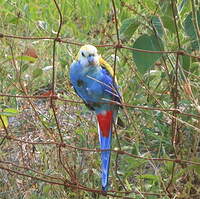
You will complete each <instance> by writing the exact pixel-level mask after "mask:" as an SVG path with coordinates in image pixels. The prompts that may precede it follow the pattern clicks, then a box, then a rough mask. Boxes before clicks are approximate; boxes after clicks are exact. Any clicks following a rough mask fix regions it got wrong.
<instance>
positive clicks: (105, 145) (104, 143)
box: [98, 128, 112, 191]
mask: <svg viewBox="0 0 200 199" xmlns="http://www.w3.org/2000/svg"><path fill="white" fill-rule="evenodd" d="M98 133H99V142H100V147H101V150H104V149H111V142H112V128H111V129H110V132H109V136H108V137H106V136H103V133H102V132H101V130H100V128H98ZM110 156H111V152H110V151H102V152H101V171H102V174H101V175H102V176H101V182H102V190H103V191H107V189H108V177H109V168H110Z"/></svg>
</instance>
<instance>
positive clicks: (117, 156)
mask: <svg viewBox="0 0 200 199" xmlns="http://www.w3.org/2000/svg"><path fill="white" fill-rule="evenodd" d="M112 6H113V11H114V18H115V29H116V34H117V45H116V46H115V56H114V73H113V88H115V85H114V84H115V76H116V63H117V50H118V48H120V47H121V44H120V38H119V29H118V19H117V11H116V7H115V2H114V0H112ZM122 99H123V98H122ZM113 100H114V99H113ZM113 122H114V126H113V127H114V131H115V135H116V138H117V142H118V146H119V148H120V150H121V146H120V142H119V137H118V133H117V129H116V125H115V121H113ZM113 127H112V128H113ZM118 158H119V154H118V153H117V155H116V159H115V165H116V166H115V175H116V177H117V179H118V180H119V182H120V184H121V185H122V187H123V188H124V190H125V191H127V189H126V187H125V185H124V183H123V182H122V180H121V179H120V177H119V175H118V173H117V168H118Z"/></svg>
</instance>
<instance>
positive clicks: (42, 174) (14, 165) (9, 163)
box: [0, 160, 63, 181]
mask: <svg viewBox="0 0 200 199" xmlns="http://www.w3.org/2000/svg"><path fill="white" fill-rule="evenodd" d="M0 163H1V164H7V165H12V166H13V167H16V168H20V169H24V170H27V171H32V172H34V173H36V174H38V175H41V176H44V177H47V178H51V179H54V180H61V181H63V179H61V178H58V177H55V176H50V175H46V174H44V173H41V172H39V171H36V170H34V169H32V168H31V167H27V166H20V165H17V164H14V163H13V162H9V161H2V160H0Z"/></svg>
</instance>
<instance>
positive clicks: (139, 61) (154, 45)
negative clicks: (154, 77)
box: [133, 34, 164, 74]
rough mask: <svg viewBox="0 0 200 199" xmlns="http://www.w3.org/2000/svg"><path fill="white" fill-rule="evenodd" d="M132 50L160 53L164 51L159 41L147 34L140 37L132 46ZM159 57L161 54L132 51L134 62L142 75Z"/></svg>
mask: <svg viewBox="0 0 200 199" xmlns="http://www.w3.org/2000/svg"><path fill="white" fill-rule="evenodd" d="M133 48H137V49H142V50H149V51H162V50H163V49H164V47H163V43H162V40H161V39H159V38H157V37H156V36H154V35H151V36H150V35H147V34H144V35H142V36H140V37H139V38H138V39H137V40H136V41H135V43H134V44H133ZM161 56H162V53H149V52H138V51H133V59H134V62H135V64H136V67H137V69H138V71H139V72H140V73H142V74H144V73H145V72H147V71H148V70H149V69H150V68H151V67H152V66H153V65H154V64H155V62H156V61H157V60H158V59H159V58H160V57H161Z"/></svg>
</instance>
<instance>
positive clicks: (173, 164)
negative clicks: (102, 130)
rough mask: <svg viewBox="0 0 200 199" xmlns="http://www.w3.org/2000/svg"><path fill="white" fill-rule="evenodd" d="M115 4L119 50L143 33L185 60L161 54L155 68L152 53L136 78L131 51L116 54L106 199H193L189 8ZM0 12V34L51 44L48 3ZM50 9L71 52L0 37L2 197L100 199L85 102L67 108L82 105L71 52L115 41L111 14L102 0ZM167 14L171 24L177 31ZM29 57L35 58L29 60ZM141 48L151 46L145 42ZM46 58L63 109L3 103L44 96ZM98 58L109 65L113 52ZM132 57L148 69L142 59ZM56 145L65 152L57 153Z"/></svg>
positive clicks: (194, 68)
mask: <svg viewBox="0 0 200 199" xmlns="http://www.w3.org/2000/svg"><path fill="white" fill-rule="evenodd" d="M114 2H115V6H116V15H117V19H118V25H119V31H120V38H121V37H122V34H124V35H123V38H124V39H123V40H122V44H123V45H124V46H127V47H132V46H134V44H135V42H136V41H137V39H138V38H140V39H141V38H142V36H143V35H144V34H148V35H154V36H155V35H156V37H157V36H158V35H162V36H161V38H160V39H161V41H162V44H163V46H164V50H166V51H171V50H179V43H178V38H179V41H180V45H181V49H184V51H185V52H187V53H188V54H189V55H190V56H186V55H185V56H183V55H181V54H178V57H177V55H176V54H164V55H163V54H162V56H161V55H160V56H158V57H159V59H157V58H156V61H155V60H154V59H155V57H154V55H153V54H152V56H150V58H149V59H150V60H149V61H150V63H152V60H153V63H154V64H153V66H152V65H149V66H148V67H147V68H144V70H142V71H141V70H140V68H139V66H138V64H137V63H138V62H137V61H136V60H135V59H137V58H138V57H137V56H136V55H135V56H134V59H133V53H134V52H133V51H131V50H128V49H125V48H121V49H118V52H117V56H118V58H119V59H118V61H117V62H116V75H117V78H118V84H119V85H120V90H121V92H122V93H123V97H124V102H125V103H126V104H128V107H127V108H126V111H127V114H125V113H124V111H123V110H121V111H120V113H119V115H120V117H121V118H122V119H123V121H124V122H125V124H126V127H125V128H117V134H116V133H115V134H114V135H113V149H114V150H121V151H122V152H121V153H117V152H116V151H113V152H112V160H111V169H110V190H114V192H108V196H107V198H117V197H118V198H120V197H121V198H126V197H127V198H138V199H139V198H148V199H154V198H164V199H165V198H166V199H168V198H192V199H198V198H199V196H200V189H199V184H200V170H199V163H200V159H199V138H200V137H199V112H200V111H199V93H200V92H199V88H200V86H199V72H200V69H199V63H198V59H196V58H194V57H192V56H199V46H198V39H199V38H198V35H196V34H195V36H194V35H192V34H191V33H189V34H190V35H188V32H187V31H185V29H187V30H188V29H190V30H191V29H192V30H194V32H196V29H195V27H196V26H191V24H192V23H191V22H190V18H189V17H188V16H190V12H191V11H192V8H191V5H190V3H188V5H187V3H184V2H185V1H177V4H174V11H173V10H172V5H171V4H170V2H169V1H163V2H162V1H160V2H158V1H155V0H150V1H147V0H146V1H143V2H141V1H134V2H132V1H130V0H128V1H126V2H121V3H120V1H114ZM191 2H192V1H191ZM0 4H1V7H2V8H1V13H0V28H1V33H2V34H4V35H16V36H22V37H45V38H46V37H53V38H54V37H56V34H57V31H58V27H59V13H58V10H57V9H56V6H55V3H54V1H50V0H48V1H47V0H44V1H42V2H41V1H38V0H33V1H30V2H29V1H25V0H19V1H16V2H14V1H8V0H7V1H6V0H0ZM58 5H59V7H60V10H61V13H62V17H63V23H62V28H61V32H60V37H61V38H62V39H63V40H65V41H68V42H69V41H70V42H75V44H69V43H64V42H56V48H55V49H54V48H53V40H36V39H33V40H30V39H27V40H25V39H23V38H21V39H14V38H10V37H6V36H4V37H3V38H0V42H1V43H0V44H1V49H0V52H1V53H0V93H1V96H0V116H1V119H2V120H3V123H4V124H6V121H7V122H8V124H6V125H3V124H2V120H1V121H0V136H1V145H0V154H1V158H0V168H1V170H0V176H1V180H0V198H5V199H7V198H30V199H34V198H40V199H43V198H48V199H51V198H52V199H53V198H88V199H89V198H105V196H103V195H102V194H101V193H100V192H99V190H100V189H101V186H100V153H99V152H98V151H96V150H93V149H96V148H99V145H98V135H97V127H96V119H95V116H94V114H92V113H91V112H89V111H88V110H87V108H86V107H85V106H84V105H83V104H81V103H75V102H77V101H80V99H79V98H78V96H77V95H76V94H75V93H74V91H73V88H71V85H70V81H69V66H70V64H71V63H72V61H73V59H74V57H75V56H76V53H77V51H78V49H79V48H80V46H79V45H76V44H80V43H81V44H84V43H91V44H96V45H106V44H116V43H117V36H116V28H115V23H116V21H115V17H114V16H115V15H114V14H115V13H114V11H113V5H112V1H109V0H103V1H100V0H98V1H90V0H87V1H85V0H84V1H83V0H80V1H75V0H74V1H58ZM186 5H187V6H186ZM181 6H182V7H181ZM197 8H198V6H197ZM197 8H196V10H195V12H196V13H197V17H198V12H197ZM176 9H179V13H178V14H177V12H176ZM174 13H175V14H177V15H178V16H179V18H178V19H177V21H176V22H177V28H176V26H175V25H174V24H175V19H174V17H173V14H174ZM152 15H153V16H154V17H155V18H154V19H155V23H152V22H151V20H150V19H151V18H152ZM157 17H159V18H157ZM187 17H188V19H187V20H189V22H188V21H187V23H186V22H185V20H186V18H187ZM127 18H134V20H135V23H136V25H135V28H130V27H131V24H130V23H133V20H132V19H131V20H129V22H128V23H127V24H125V25H124V27H125V28H123V29H121V27H122V25H123V23H124V20H125V19H127ZM158 19H160V20H161V21H159V20H158ZM198 20H199V18H198ZM198 20H197V22H198ZM138 21H139V23H138ZM199 21H200V20H199ZM137 24H138V25H137ZM196 25H197V24H196ZM184 26H185V28H184ZM197 28H198V25H197ZM177 30H178V36H177ZM161 32H163V33H162V34H161ZM156 37H155V38H156ZM194 43H195V45H197V46H196V47H195V49H194V48H193V47H194V45H193V44H194ZM153 47H155V46H154V45H153V46H152V48H153ZM27 49H31V51H32V52H33V51H34V52H35V53H36V55H37V58H33V57H32V56H30V54H29V55H27ZM141 49H149V48H148V47H146V46H145V44H143V45H142V46H141ZM53 50H55V53H56V54H55V68H56V73H55V74H56V79H55V82H56V94H57V95H58V97H59V98H61V99H64V100H65V101H64V100H58V99H55V100H54V103H51V102H50V100H49V99H38V98H18V97H9V96H5V95H6V94H9V95H14V96H15V95H21V96H26V95H28V96H33V97H34V96H44V95H46V96H48V94H49V93H48V91H50V90H51V88H52V69H51V66H52V65H53ZM98 50H99V52H100V54H101V55H102V56H103V57H104V58H105V59H106V60H107V61H108V62H109V63H110V64H112V65H114V62H115V61H114V58H113V57H114V53H115V49H114V48H111V47H109V48H108V47H105V46H103V47H99V48H98ZM149 50H151V49H149ZM154 50H155V49H154ZM139 56H143V57H144V60H142V61H143V62H145V64H146V63H147V65H148V62H146V61H148V60H147V56H146V57H145V53H143V54H140V55H139ZM145 58H146V59H145ZM151 58H152V60H151ZM177 60H178V61H177ZM140 61H141V60H140ZM49 66H50V67H49ZM48 68H49V69H48ZM139 71H140V72H139ZM72 101H75V102H72ZM52 104H53V109H52ZM8 108H9V109H8ZM11 108H12V109H11ZM169 109H170V111H169ZM174 109H178V110H179V111H172V110H174ZM55 115H56V117H55ZM126 115H128V118H127V116H126ZM56 119H57V122H58V123H57V122H56ZM61 138H62V139H63V142H64V144H66V145H64V146H61V145H59V144H60V142H61ZM20 140H21V141H20ZM70 146H71V147H70ZM74 147H75V148H74ZM152 158H157V159H152ZM164 159H165V160H164ZM174 159H178V160H183V161H173V160H174ZM184 160H185V161H184ZM187 161H188V162H187ZM189 161H191V162H193V163H191V162H189ZM27 176H29V177H27ZM59 183H60V185H59ZM56 184H57V185H56ZM62 184H65V185H66V186H63V185H62ZM124 192H127V193H126V194H125V193H124ZM151 193H153V194H152V195H151Z"/></svg>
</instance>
